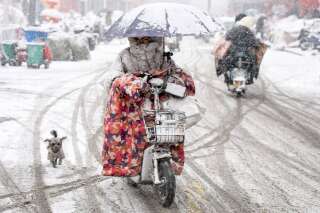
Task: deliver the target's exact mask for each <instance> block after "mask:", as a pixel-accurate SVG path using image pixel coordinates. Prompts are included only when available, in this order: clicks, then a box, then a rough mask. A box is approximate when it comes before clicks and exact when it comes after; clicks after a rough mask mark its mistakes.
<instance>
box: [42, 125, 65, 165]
mask: <svg viewBox="0 0 320 213" xmlns="http://www.w3.org/2000/svg"><path fill="white" fill-rule="evenodd" d="M50 134H51V135H52V136H53V138H51V139H46V140H44V142H49V144H48V146H47V149H48V160H49V161H50V162H51V164H52V166H53V168H56V167H57V163H58V161H59V165H61V164H62V159H64V157H65V156H64V152H63V148H62V142H63V141H64V140H65V139H67V137H62V138H59V137H58V133H57V131H56V130H52V131H51V132H50Z"/></svg>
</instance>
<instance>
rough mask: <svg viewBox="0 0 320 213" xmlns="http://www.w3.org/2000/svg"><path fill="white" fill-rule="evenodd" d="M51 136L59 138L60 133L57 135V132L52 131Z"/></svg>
mask: <svg viewBox="0 0 320 213" xmlns="http://www.w3.org/2000/svg"><path fill="white" fill-rule="evenodd" d="M50 134H51V135H52V136H53V137H55V138H56V137H58V133H57V131H56V130H52V131H51V132H50Z"/></svg>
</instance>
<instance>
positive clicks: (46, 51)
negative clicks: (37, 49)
mask: <svg viewBox="0 0 320 213" xmlns="http://www.w3.org/2000/svg"><path fill="white" fill-rule="evenodd" d="M43 57H44V59H45V60H48V61H49V62H51V61H52V51H51V49H50V47H49V46H48V45H47V44H45V45H44V48H43Z"/></svg>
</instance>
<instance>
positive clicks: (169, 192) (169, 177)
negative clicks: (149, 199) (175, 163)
mask: <svg viewBox="0 0 320 213" xmlns="http://www.w3.org/2000/svg"><path fill="white" fill-rule="evenodd" d="M158 168H159V179H160V180H161V181H162V183H161V184H159V185H156V190H157V194H158V196H159V198H160V199H159V200H160V204H161V205H162V206H163V207H170V206H171V204H172V203H173V201H174V197H175V193H176V178H175V175H174V173H173V171H172V169H171V166H170V163H169V161H160V162H159V167H158Z"/></svg>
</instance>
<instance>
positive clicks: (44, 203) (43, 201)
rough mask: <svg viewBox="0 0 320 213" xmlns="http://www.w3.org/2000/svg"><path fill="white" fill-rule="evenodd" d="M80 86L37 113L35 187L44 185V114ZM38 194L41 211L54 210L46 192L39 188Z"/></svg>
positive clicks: (37, 199) (34, 139) (35, 124)
mask: <svg viewBox="0 0 320 213" xmlns="http://www.w3.org/2000/svg"><path fill="white" fill-rule="evenodd" d="M78 90H79V88H76V89H73V90H71V91H69V92H67V93H65V94H63V95H61V96H60V97H58V98H56V99H55V100H54V101H52V102H51V103H50V104H48V105H46V106H45V107H44V108H42V109H41V111H40V113H39V114H38V115H37V117H36V120H35V123H34V130H33V169H34V177H35V180H34V186H33V188H34V189H36V188H39V187H40V188H41V187H42V186H44V185H45V184H44V181H43V175H42V165H41V153H40V143H41V142H40V127H41V124H42V122H43V119H44V116H45V115H46V114H47V113H48V111H49V110H50V108H52V107H53V106H54V105H55V104H57V103H58V102H59V101H60V100H63V99H64V98H65V97H66V96H68V95H71V94H72V93H74V92H76V91H78ZM35 196H36V200H35V202H36V204H37V206H38V208H39V209H38V210H39V212H46V213H47V212H48V213H49V212H52V210H51V208H50V205H49V202H48V200H47V197H46V194H45V192H43V191H41V190H37V191H36V192H35Z"/></svg>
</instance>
